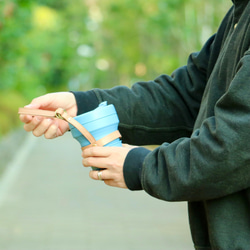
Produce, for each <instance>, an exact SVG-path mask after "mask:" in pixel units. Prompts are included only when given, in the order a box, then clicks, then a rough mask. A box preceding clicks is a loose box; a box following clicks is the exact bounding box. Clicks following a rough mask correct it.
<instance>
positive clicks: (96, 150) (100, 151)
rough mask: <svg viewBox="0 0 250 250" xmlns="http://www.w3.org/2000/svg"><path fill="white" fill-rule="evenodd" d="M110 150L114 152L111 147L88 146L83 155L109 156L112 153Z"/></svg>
mask: <svg viewBox="0 0 250 250" xmlns="http://www.w3.org/2000/svg"><path fill="white" fill-rule="evenodd" d="M110 152H112V148H111V147H99V146H96V147H90V148H86V149H84V150H83V151H82V157H83V158H87V157H107V156H109V155H110Z"/></svg>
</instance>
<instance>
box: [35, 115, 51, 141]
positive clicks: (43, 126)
mask: <svg viewBox="0 0 250 250" xmlns="http://www.w3.org/2000/svg"><path fill="white" fill-rule="evenodd" d="M52 122H53V121H52V119H43V121H42V122H41V123H40V124H38V126H37V127H36V128H35V129H34V130H33V135H34V136H36V137H39V136H41V135H43V134H44V133H45V132H46V131H47V130H48V128H49V126H50V125H51V124H52Z"/></svg>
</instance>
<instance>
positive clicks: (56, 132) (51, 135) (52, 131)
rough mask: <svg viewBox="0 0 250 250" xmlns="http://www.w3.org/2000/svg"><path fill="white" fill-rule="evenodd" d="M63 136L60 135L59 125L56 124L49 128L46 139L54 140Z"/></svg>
mask: <svg viewBox="0 0 250 250" xmlns="http://www.w3.org/2000/svg"><path fill="white" fill-rule="evenodd" d="M61 135H62V134H61V133H60V131H59V129H58V123H54V124H52V125H50V126H49V128H48V129H47V131H46V132H45V133H44V137H45V138H46V139H53V138H56V137H58V136H61Z"/></svg>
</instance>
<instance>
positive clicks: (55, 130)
mask: <svg viewBox="0 0 250 250" xmlns="http://www.w3.org/2000/svg"><path fill="white" fill-rule="evenodd" d="M25 108H31V109H44V110H51V111H55V110H56V109H57V108H63V109H65V110H66V111H67V113H68V114H69V115H70V116H72V117H74V116H76V114H77V105H76V100H75V97H74V95H73V94H72V93H70V92H57V93H51V94H46V95H43V96H40V97H37V98H35V99H33V100H32V101H31V103H30V104H29V105H27V106H25ZM20 120H21V121H22V122H23V123H25V124H24V129H25V130H26V131H27V132H31V131H32V133H33V135H34V136H37V137H39V136H42V135H44V136H45V138H47V139H52V138H55V137H58V136H61V135H63V134H64V133H65V132H66V131H68V130H69V125H68V123H67V122H66V121H63V120H59V119H47V118H44V117H40V116H35V117H34V116H30V115H20Z"/></svg>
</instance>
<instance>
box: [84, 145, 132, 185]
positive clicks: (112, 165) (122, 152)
mask: <svg viewBox="0 0 250 250" xmlns="http://www.w3.org/2000/svg"><path fill="white" fill-rule="evenodd" d="M133 148H135V146H130V145H127V144H126V145H125V144H124V145H123V147H90V148H86V149H84V150H83V152H82V157H83V160H82V164H83V166H84V167H91V166H92V167H97V168H102V169H103V170H100V171H90V173H89V176H90V178H92V179H94V180H99V176H98V173H101V180H103V181H104V182H105V184H107V185H109V186H113V187H119V188H127V186H126V183H125V180H124V176H123V165H124V162H125V159H126V156H127V154H128V152H129V151H130V150H131V149H133Z"/></svg>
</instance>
